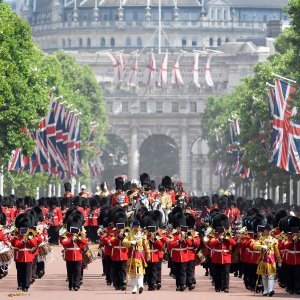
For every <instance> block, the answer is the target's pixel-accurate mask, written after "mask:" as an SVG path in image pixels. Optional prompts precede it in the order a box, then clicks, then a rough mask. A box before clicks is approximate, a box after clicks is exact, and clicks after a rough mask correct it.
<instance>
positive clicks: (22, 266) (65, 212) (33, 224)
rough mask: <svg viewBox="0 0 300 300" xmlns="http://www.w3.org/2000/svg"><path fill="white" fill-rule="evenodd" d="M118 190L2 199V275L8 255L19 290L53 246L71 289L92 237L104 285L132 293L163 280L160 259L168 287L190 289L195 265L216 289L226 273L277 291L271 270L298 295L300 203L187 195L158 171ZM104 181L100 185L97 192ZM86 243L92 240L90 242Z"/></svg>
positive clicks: (89, 254)
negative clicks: (58, 249)
mask: <svg viewBox="0 0 300 300" xmlns="http://www.w3.org/2000/svg"><path fill="white" fill-rule="evenodd" d="M115 183H116V192H115V193H110V192H109V190H108V185H107V183H106V182H103V183H102V184H101V185H100V188H99V189H98V191H97V193H96V194H95V195H94V196H90V195H89V194H88V193H87V191H86V187H85V186H84V185H83V186H82V187H81V190H82V191H81V193H80V195H78V196H75V197H74V195H72V193H71V187H70V184H69V183H66V184H65V190H66V193H65V195H64V197H62V198H61V199H59V198H57V197H51V198H46V199H45V198H41V199H39V200H38V201H35V200H34V199H33V198H31V197H26V198H24V199H23V198H18V199H15V198H14V196H10V197H2V198H1V209H0V279H1V278H4V277H5V276H6V275H7V274H8V272H9V266H10V265H11V263H12V261H13V260H14V261H15V266H16V269H17V289H18V290H22V291H24V292H27V291H28V289H29V287H30V285H31V284H33V283H34V282H35V280H36V279H37V278H41V277H43V276H44V275H45V274H46V270H45V267H46V264H45V262H47V257H49V255H51V252H52V251H53V246H55V245H58V244H60V245H61V246H62V247H63V251H62V253H63V259H64V260H65V262H66V273H67V282H68V287H69V290H70V291H71V290H73V291H78V290H79V289H80V286H81V285H82V284H83V273H84V269H85V268H86V267H87V265H88V264H90V263H92V262H93V261H94V260H95V259H96V254H95V252H94V251H93V250H95V247H94V246H90V244H91V243H93V244H94V245H96V244H99V247H98V255H97V256H98V257H99V258H101V260H102V265H103V275H104V276H105V279H106V284H107V285H108V286H113V287H114V289H115V290H121V291H124V290H126V289H127V286H128V285H129V284H131V292H132V294H141V293H142V292H143V291H144V288H145V285H147V288H148V290H149V291H154V290H160V289H161V288H163V282H162V263H163V262H167V263H168V267H169V269H170V276H172V277H173V278H174V279H175V282H174V289H176V291H179V292H183V291H185V290H189V291H191V290H194V289H195V287H196V284H197V281H196V279H197V278H196V276H195V269H196V267H197V266H199V265H200V266H202V267H203V268H204V269H205V270H206V272H205V276H210V277H211V281H212V285H213V286H214V289H215V291H216V292H225V293H228V292H229V291H230V274H231V273H233V274H234V276H235V277H239V278H241V280H243V282H244V284H245V288H246V289H247V290H249V291H253V292H255V293H261V294H262V295H263V296H269V297H272V296H273V295H274V284H275V279H276V278H277V279H278V284H279V286H280V287H282V288H285V289H286V291H287V292H288V293H290V294H297V295H299V294H300V281H299V277H300V231H299V228H300V219H299V218H298V217H297V216H296V215H295V212H297V210H296V209H295V208H293V214H290V211H291V210H292V209H291V208H289V207H288V206H285V207H276V206H275V204H274V203H273V202H272V200H270V199H269V200H264V199H260V198H258V199H254V200H245V199H242V198H238V199H236V198H235V197H234V196H233V195H229V196H228V195H227V196H225V195H221V196H218V195H214V196H213V197H212V198H211V199H210V198H209V197H207V196H203V197H201V198H198V197H190V198H189V196H188V194H187V193H186V192H185V191H184V189H183V185H182V183H178V184H177V186H174V184H173V182H172V180H171V178H170V177H169V176H165V177H164V178H163V180H162V183H161V184H160V186H159V188H158V190H156V189H155V183H154V182H153V181H151V180H150V176H149V175H148V174H147V173H143V174H142V175H141V176H140V182H137V181H133V182H129V183H125V180H124V178H122V177H117V178H116V179H115ZM100 189H101V191H100ZM90 247H91V248H90Z"/></svg>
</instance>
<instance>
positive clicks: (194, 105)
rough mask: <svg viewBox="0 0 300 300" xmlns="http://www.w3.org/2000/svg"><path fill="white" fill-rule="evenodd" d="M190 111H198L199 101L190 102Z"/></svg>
mask: <svg viewBox="0 0 300 300" xmlns="http://www.w3.org/2000/svg"><path fill="white" fill-rule="evenodd" d="M190 112H191V113H196V112H197V103H196V102H190Z"/></svg>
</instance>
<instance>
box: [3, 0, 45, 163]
mask: <svg viewBox="0 0 300 300" xmlns="http://www.w3.org/2000/svg"><path fill="white" fill-rule="evenodd" d="M41 56H42V54H41V52H40V50H39V49H38V48H37V47H36V46H35V44H34V43H33V41H32V37H31V35H30V27H29V26H28V25H27V24H26V23H25V22H24V21H22V20H21V19H20V18H19V17H18V16H17V15H16V14H15V13H14V12H12V10H11V9H10V8H9V6H8V5H4V4H1V5H0V128H1V130H0V153H1V164H2V165H3V164H6V163H7V159H8V158H9V157H10V155H11V151H12V150H14V149H16V148H23V149H24V151H31V150H32V143H31V142H30V140H29V139H28V137H27V136H26V135H24V134H23V132H22V129H23V128H28V129H29V130H32V129H34V128H35V126H36V124H37V122H38V121H39V120H40V118H41V116H43V115H44V114H45V111H46V109H47V106H48V95H47V87H46V86H45V84H44V82H45V78H44V77H43V76H42V75H41V74H40V72H39V70H38V68H37V62H38V60H39V59H40V58H41Z"/></svg>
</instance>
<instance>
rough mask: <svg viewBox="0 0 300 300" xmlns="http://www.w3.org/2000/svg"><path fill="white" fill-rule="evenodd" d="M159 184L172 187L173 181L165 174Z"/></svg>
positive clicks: (167, 187)
mask: <svg viewBox="0 0 300 300" xmlns="http://www.w3.org/2000/svg"><path fill="white" fill-rule="evenodd" d="M161 185H163V186H164V187H165V188H166V189H169V190H170V189H172V188H173V182H172V179H171V177H170V176H165V177H164V178H163V179H162V181H161Z"/></svg>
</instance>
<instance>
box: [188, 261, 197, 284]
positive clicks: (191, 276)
mask: <svg viewBox="0 0 300 300" xmlns="http://www.w3.org/2000/svg"><path fill="white" fill-rule="evenodd" d="M195 268H196V262H195V261H194V260H190V261H189V262H188V263H187V267H186V285H187V286H191V285H193V284H196V279H195Z"/></svg>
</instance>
